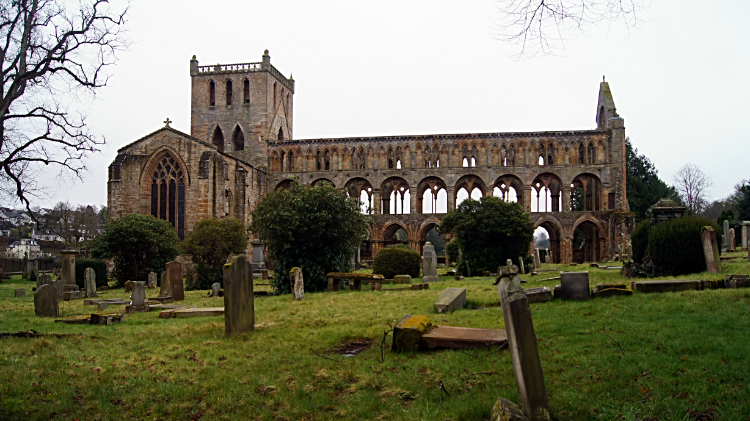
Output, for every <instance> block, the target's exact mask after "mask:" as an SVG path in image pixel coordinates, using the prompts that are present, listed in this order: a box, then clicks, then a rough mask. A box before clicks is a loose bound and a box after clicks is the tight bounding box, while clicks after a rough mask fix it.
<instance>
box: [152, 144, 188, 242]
mask: <svg viewBox="0 0 750 421" xmlns="http://www.w3.org/2000/svg"><path fill="white" fill-rule="evenodd" d="M151 215H153V216H154V217H156V218H159V219H164V220H167V221H169V223H170V224H172V226H173V227H175V228H176V229H177V236H178V237H180V239H182V238H185V176H184V174H183V172H182V168H180V164H179V163H177V161H175V159H174V158H173V157H172V156H170V155H169V154H167V155H165V156H164V158H162V159H161V161H159V164H158V165H157V166H156V169H155V170H154V174H153V176H152V178H151Z"/></svg>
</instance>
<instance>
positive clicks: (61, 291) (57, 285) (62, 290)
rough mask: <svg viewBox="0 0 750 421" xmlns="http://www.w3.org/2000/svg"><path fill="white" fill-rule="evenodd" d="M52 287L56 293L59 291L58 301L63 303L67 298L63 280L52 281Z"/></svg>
mask: <svg viewBox="0 0 750 421" xmlns="http://www.w3.org/2000/svg"><path fill="white" fill-rule="evenodd" d="M52 286H53V287H54V288H55V291H57V301H58V302H59V301H62V300H63V298H64V297H65V284H63V281H62V279H55V280H54V281H52Z"/></svg>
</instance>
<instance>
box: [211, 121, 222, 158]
mask: <svg viewBox="0 0 750 421" xmlns="http://www.w3.org/2000/svg"><path fill="white" fill-rule="evenodd" d="M213 144H214V146H216V149H218V150H219V152H224V133H222V132H221V127H219V126H216V129H215V130H214V137H213Z"/></svg>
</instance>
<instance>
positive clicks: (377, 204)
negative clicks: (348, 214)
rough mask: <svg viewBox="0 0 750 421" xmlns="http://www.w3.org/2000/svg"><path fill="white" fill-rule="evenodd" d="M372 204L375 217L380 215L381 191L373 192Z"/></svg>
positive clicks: (375, 190)
mask: <svg viewBox="0 0 750 421" xmlns="http://www.w3.org/2000/svg"><path fill="white" fill-rule="evenodd" d="M372 204H373V206H374V208H375V215H380V189H373V190H372Z"/></svg>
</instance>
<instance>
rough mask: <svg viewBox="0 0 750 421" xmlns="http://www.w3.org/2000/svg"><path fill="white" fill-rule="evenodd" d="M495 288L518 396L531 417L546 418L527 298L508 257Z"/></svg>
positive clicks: (547, 411) (546, 406) (544, 393)
mask: <svg viewBox="0 0 750 421" xmlns="http://www.w3.org/2000/svg"><path fill="white" fill-rule="evenodd" d="M499 272H500V273H498V274H497V276H498V278H499V279H498V281H497V283H498V286H497V291H498V294H499V295H500V303H501V305H502V310H503V320H504V321H505V332H506V334H507V335H508V350H509V351H510V357H511V362H512V364H513V375H514V377H515V379H516V387H517V388H518V400H519V403H520V404H521V405H520V406H521V408H522V409H523V412H524V414H526V416H527V417H528V418H529V420H531V421H548V420H549V419H550V409H549V397H548V396H547V386H546V385H545V383H544V373H543V371H542V363H541V360H540V359H539V349H538V348H537V338H536V332H534V322H533V320H532V318H531V308H530V307H529V300H528V298H526V294H525V293H524V290H523V288H521V284H520V280H521V278H520V277H519V276H518V267H517V266H515V265H513V264H512V262H511V261H510V260H508V266H503V267H501V268H500V270H499Z"/></svg>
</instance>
